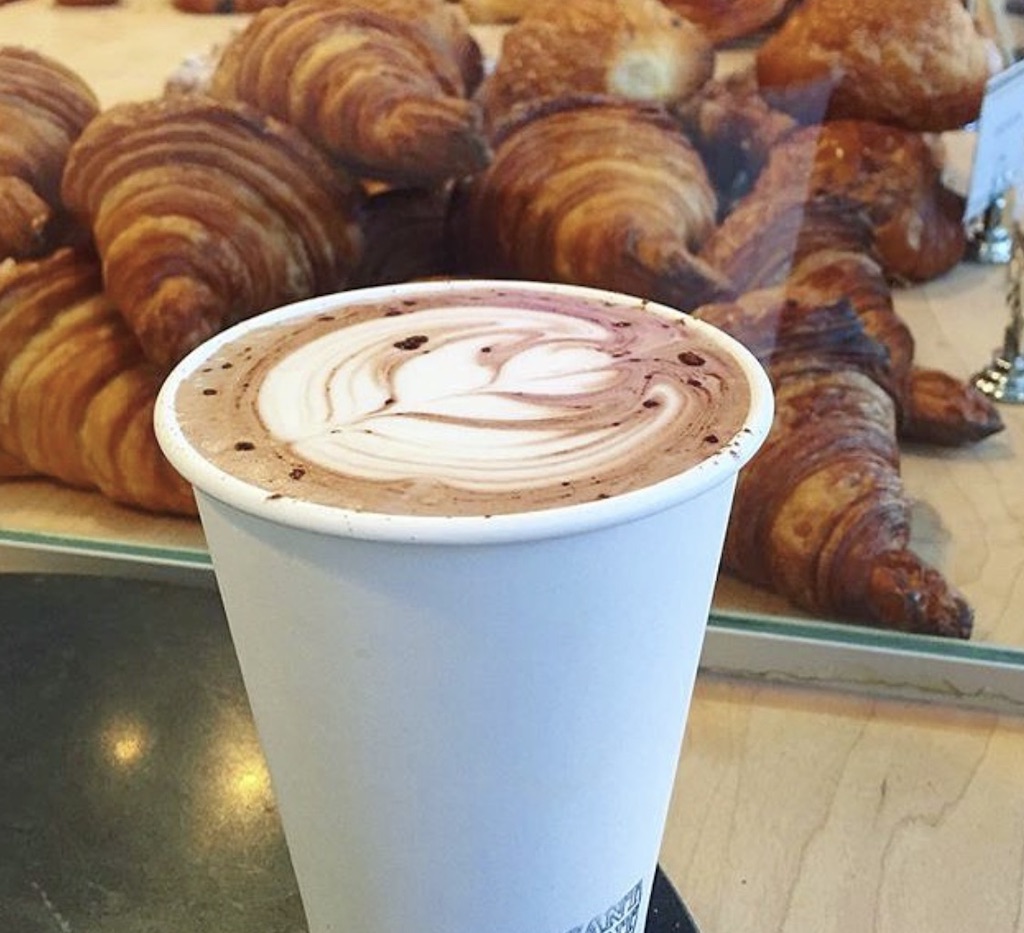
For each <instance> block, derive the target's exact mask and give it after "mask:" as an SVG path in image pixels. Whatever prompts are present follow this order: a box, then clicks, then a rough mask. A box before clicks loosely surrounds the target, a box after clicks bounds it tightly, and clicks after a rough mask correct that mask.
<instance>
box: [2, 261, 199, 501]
mask: <svg viewBox="0 0 1024 933" xmlns="http://www.w3.org/2000/svg"><path fill="white" fill-rule="evenodd" d="M159 386H160V374H159V372H158V371H157V370H156V369H155V368H154V367H153V365H152V364H151V363H149V362H148V361H147V360H146V359H145V358H144V356H143V354H142V350H141V348H140V346H139V343H138V341H137V340H136V339H135V337H134V335H133V334H132V333H131V331H130V330H129V329H128V327H127V326H126V325H125V322H124V320H123V319H122V317H121V315H120V314H119V313H118V311H117V310H116V309H115V308H114V306H113V305H112V304H111V302H110V300H109V299H108V298H107V297H106V296H105V295H104V293H103V291H102V283H101V277H100V270H99V265H98V263H97V262H96V261H95V260H94V259H93V258H92V257H91V256H87V255H83V254H80V253H77V252H75V251H73V250H70V249H61V250H58V251H57V252H56V253H54V254H53V255H52V256H50V257H48V258H46V259H43V260H38V261H26V262H22V263H19V264H17V265H14V264H11V265H8V266H7V267H5V268H3V269H0V451H3V452H4V453H5V454H6V455H7V456H8V457H9V458H11V459H13V460H14V461H16V462H18V463H21V464H23V465H24V466H25V468H26V472H30V471H31V472H35V473H39V474H42V475H44V476H48V477H52V478H54V479H58V480H60V481H61V482H64V483H67V484H69V485H71V486H76V487H80V488H84V489H98V490H99V491H100V492H102V493H103V494H104V495H105V496H107V497H108V498H110V499H112V500H114V501H115V502H120V503H123V504H126V505H131V506H135V507H138V508H143V509H148V510H151V511H156V512H168V513H175V514H181V515H193V514H195V504H194V500H193V498H192V493H191V490H190V488H189V486H188V484H187V483H186V482H185V481H184V480H183V479H182V478H181V477H180V476H179V475H178V474H177V473H176V472H175V471H174V469H173V468H172V467H171V466H170V464H169V463H167V461H166V460H165V459H164V457H163V455H162V453H161V452H160V449H159V447H158V445H157V442H156V437H155V435H154V433H153V427H152V418H153V404H154V401H155V399H156V394H157V391H158V389H159Z"/></svg>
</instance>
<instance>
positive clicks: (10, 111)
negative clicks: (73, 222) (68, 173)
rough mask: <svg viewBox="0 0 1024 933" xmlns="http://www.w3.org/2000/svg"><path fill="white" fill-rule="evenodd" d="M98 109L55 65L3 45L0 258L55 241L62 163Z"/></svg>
mask: <svg viewBox="0 0 1024 933" xmlns="http://www.w3.org/2000/svg"><path fill="white" fill-rule="evenodd" d="M98 112H99V103H98V101H97V99H96V95H95V94H94V93H93V92H92V90H91V89H90V88H89V86H88V85H87V84H86V83H85V81H83V80H82V78H80V77H79V76H78V75H77V74H75V73H74V72H73V71H71V70H70V69H69V68H67V67H66V66H64V65H62V64H61V63H60V62H57V61H54V60H53V59H51V58H49V57H47V56H44V55H41V54H39V53H38V52H33V51H31V50H29V49H24V48H19V47H13V46H8V47H0V260H3V259H4V258H6V257H13V258H16V259H17V258H25V257H29V256H39V255H42V254H43V253H44V252H46V251H48V250H49V249H50V248H51V247H52V246H53V245H54V243H55V241H56V239H57V234H58V232H59V231H58V227H59V225H60V223H61V221H62V219H63V213H64V212H63V207H62V205H61V202H60V179H61V174H62V172H63V171H64V162H65V160H66V159H67V155H68V150H69V149H70V147H71V144H72V143H73V142H74V140H75V139H76V138H77V137H78V135H79V134H80V133H81V132H82V129H83V128H84V127H85V125H86V124H87V123H88V122H89V121H90V120H91V119H92V118H93V117H94V116H95V115H96V114H97V113H98Z"/></svg>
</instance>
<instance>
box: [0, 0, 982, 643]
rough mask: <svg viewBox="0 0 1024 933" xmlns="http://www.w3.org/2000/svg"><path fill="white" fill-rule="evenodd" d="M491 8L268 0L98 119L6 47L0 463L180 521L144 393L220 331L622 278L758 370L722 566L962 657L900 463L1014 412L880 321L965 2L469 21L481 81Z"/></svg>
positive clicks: (956, 68) (889, 308) (187, 508)
mask: <svg viewBox="0 0 1024 933" xmlns="http://www.w3.org/2000/svg"><path fill="white" fill-rule="evenodd" d="M485 6H488V4H485V3H473V4H471V3H468V2H467V3H466V4H465V5H464V6H463V5H460V4H456V3H450V2H449V3H446V2H443V0H289V2H287V3H284V4H276V3H261V4H257V5H256V9H257V11H256V12H255V13H254V15H253V16H252V17H251V18H248V19H247V20H246V21H245V22H244V23H242V24H240V26H239V29H238V31H237V33H236V34H235V35H234V36H233V38H231V39H230V40H229V41H228V42H227V43H226V44H224V45H223V46H222V47H219V48H216V49H211V50H209V52H208V53H207V54H206V55H205V59H204V64H205V67H204V68H199V69H195V68H192V69H189V70H188V71H184V70H183V71H182V72H180V73H176V74H175V75H169V76H168V81H167V85H166V89H165V92H164V93H163V94H162V96H161V97H160V98H159V99H152V100H144V101H133V102H128V103H121V104H117V105H114V106H111V107H109V108H107V109H103V108H101V107H100V106H99V104H98V102H97V99H96V97H95V95H94V94H93V92H92V91H91V90H90V88H89V87H88V86H87V85H86V83H85V82H84V81H83V80H82V79H81V78H80V77H79V76H78V75H76V74H75V73H73V72H72V71H71V70H69V69H68V68H66V67H64V66H63V65H62V64H60V63H59V62H56V61H53V60H51V59H49V58H48V57H46V56H45V55H43V54H40V53H38V52H35V51H32V50H31V49H27V48H21V47H4V48H2V49H0V475H3V476H5V477H18V476H33V475H35V476H39V475H42V476H46V477H51V478H54V479H56V480H59V481H61V482H63V483H67V484H71V485H73V486H76V487H81V488H85V489H95V490H99V491H100V492H101V493H102V494H103V495H105V496H107V497H109V498H111V499H113V500H115V501H117V502H119V503H123V504H125V505H127V506H130V507H134V508H139V509H144V510H150V511H154V512H162V513H172V514H180V515H193V514H194V508H195V506H194V503H193V500H192V496H191V493H190V490H189V489H188V487H187V486H186V484H185V483H184V481H183V480H182V479H181V478H180V477H179V476H177V474H175V472H174V471H173V470H172V469H171V468H170V466H169V465H168V464H167V463H166V462H165V461H164V459H163V457H162V455H161V453H160V451H159V449H158V447H157V445H156V442H155V438H154V436H153V431H152V427H151V416H152V407H153V402H154V398H155V394H156V392H157V389H158V387H159V384H160V381H161V379H162V377H163V376H164V375H165V374H166V372H167V371H168V369H169V368H170V367H171V366H173V365H174V364H175V363H176V362H177V361H178V360H180V359H181V358H182V357H183V356H184V354H186V353H187V352H188V351H189V350H190V349H192V348H193V347H195V346H196V345H197V344H198V343H200V342H201V341H202V340H204V339H205V338H207V337H209V336H210V335H212V334H214V333H216V332H217V331H219V330H221V329H222V328H224V327H226V326H227V325H229V324H231V323H232V322H235V321H237V320H240V319H242V318H245V317H248V316H251V315H254V314H257V313H260V312H262V311H265V310H267V309H270V308H272V307H275V306H278V305H281V304H284V303H286V302H289V301H292V300H297V299H300V298H304V297H309V296H313V295H317V294H324V293H328V292H333V291H338V290H342V289H349V288H354V287H359V286H366V285H374V284H383V283H391V282H397V281H402V280H408V279H415V278H426V277H436V276H474V277H481V276H490V277H516V278H526V279H539V280H546V281H559V282H572V283H578V284H585V285H592V286H598V287H604V288H610V289H614V290H618V291H623V292H628V293H633V294H637V295H642V296H645V297H648V298H650V299H653V300H658V301H662V302H665V303H667V304H669V305H672V306H674V307H676V308H679V309H680V310H682V311H685V312H688V313H692V314H693V315H695V316H698V317H700V318H702V319H704V320H707V321H710V322H712V323H714V324H716V325H718V326H719V327H721V328H723V329H725V330H726V331H728V332H730V333H732V334H733V335H734V336H736V337H738V338H739V339H740V340H741V341H742V342H743V343H745V344H746V346H747V347H749V348H750V349H751V350H752V351H753V352H754V353H755V354H756V355H757V356H758V357H759V359H760V360H761V361H762V362H763V363H764V365H765V367H766V369H767V371H768V372H769V375H770V376H771V379H772V382H773V385H774V387H775V391H776V399H777V400H776V406H777V415H776V419H775V424H774V426H773V429H772V431H771V434H770V436H769V439H768V442H767V444H766V446H765V447H764V448H763V450H762V451H761V452H760V453H759V455H758V456H757V457H756V458H755V460H754V461H753V462H752V463H751V464H750V465H749V466H748V467H747V468H746V469H745V470H744V471H743V473H742V475H741V479H740V482H739V488H738V490H737V495H736V501H735V506H734V511H733V518H732V522H731V525H730V529H729V534H728V538H727V543H726V551H725V557H724V567H725V569H726V570H727V571H728V572H729V573H731V574H733V575H735V576H736V577H738V578H740V579H742V580H744V581H747V582H749V583H751V584H754V585H756V586H759V587H763V588H766V589H769V590H771V591H774V592H775V593H777V594H780V595H781V596H783V597H785V598H786V599H787V600H789V601H790V602H791V604H793V605H794V606H796V607H799V608H800V609H802V610H804V611H805V612H807V613H810V614H813V615H816V616H819V617H826V618H830V619H842V620H849V621H853V622H858V623H862V624H868V625H873V626H879V627H886V628H891V629H899V630H904V631H914V632H925V633H932V634H939V635H945V636H953V637H968V636H969V634H970V632H971V627H972V621H973V618H972V617H973V613H972V609H971V607H970V606H969V604H968V602H967V601H966V600H965V598H964V597H963V595H962V594H961V593H959V592H958V591H957V590H956V589H955V588H954V587H953V586H951V584H950V583H949V582H948V581H947V580H946V579H945V578H944V576H943V575H942V573H941V572H939V571H938V570H937V569H935V568H933V567H931V566H929V565H928V564H926V563H925V562H924V561H923V560H922V559H921V558H919V557H918V556H917V555H916V554H915V553H914V551H913V550H912V549H911V548H910V544H909V540H910V502H909V500H908V496H907V494H906V493H905V491H904V488H903V485H902V482H901V478H900V452H899V446H898V444H899V442H900V441H901V440H911V441H914V442H918V443H932V444H940V445H963V444H971V443H975V442H978V441H980V440H982V439H983V438H985V437H986V436H988V435H990V434H992V433H994V432H996V431H998V430H1000V429H1001V427H1002V424H1001V422H1000V418H999V416H998V414H997V412H996V410H995V409H994V408H993V406H992V405H991V404H990V402H989V401H988V400H987V399H986V398H985V397H983V396H981V395H980V394H978V393H977V392H976V391H975V390H973V389H972V388H970V387H968V386H967V385H965V384H964V383H963V382H962V381H960V380H958V379H957V378H954V377H953V376H951V375H948V374H946V373H943V372H938V371H934V370H927V369H923V368H921V367H919V366H918V365H916V364H915V361H914V343H913V339H912V337H911V334H910V332H909V330H908V328H907V326H906V325H905V324H904V322H903V321H902V320H901V319H900V318H899V317H898V316H897V314H896V312H895V311H894V307H893V300H892V291H893V289H894V288H898V287H900V286H903V285H906V284H908V283H916V282H924V281H927V280H929V279H933V278H935V277H938V276H941V275H943V274H944V273H946V272H947V271H949V270H950V269H952V268H953V267H954V266H956V265H957V264H958V263H959V262H960V261H961V259H962V258H963V255H964V249H965V235H964V230H963V225H962V222H961V214H962V207H963V205H962V200H961V198H960V197H959V196H958V195H956V194H954V193H953V192H951V191H950V190H948V189H947V188H946V187H945V186H944V185H943V182H942V154H941V149H940V148H939V146H938V144H937V140H938V139H939V137H938V135H937V134H939V133H941V132H943V131H946V130H951V129H956V128H959V127H962V126H963V125H964V124H965V123H967V122H968V121H970V120H972V119H973V118H974V117H976V115H977V113H978V109H979V106H980V101H981V96H982V93H983V89H984V85H985V81H986V79H987V77H988V76H989V74H990V71H991V69H992V56H991V50H990V48H989V46H988V45H987V44H986V42H985V40H984V39H983V37H982V36H980V35H979V34H978V32H977V31H976V29H975V26H974V23H973V22H972V20H971V18H970V16H969V15H968V14H967V13H966V12H965V10H964V8H963V5H962V4H961V3H960V2H959V0H931V2H929V3H921V2H920V0H884V2H883V0H858V2H857V3H848V2H847V0H803V2H802V3H798V4H794V3H792V2H785V0H714V2H709V0H700V2H694V0H683V2H679V0H676V2H670V0H664V2H659V0H560V2H558V3H545V2H539V3H533V4H528V3H526V4H523V3H520V4H515V3H504V4H503V3H493V4H490V7H492V9H491V10H490V13H491V14H492V15H493V16H494V17H495V18H506V19H508V20H511V21H512V22H511V25H509V26H508V29H507V32H506V33H505V35H504V38H503V45H502V50H501V54H500V56H499V57H498V58H497V60H496V61H495V62H493V63H485V62H484V60H483V56H482V54H481V50H480V47H479V45H478V43H477V42H476V41H475V40H474V38H473V33H472V32H471V30H470V17H471V15H472V14H473V13H474V8H475V10H476V12H477V15H478V16H481V17H482V16H484V15H485V13H483V12H480V11H481V8H483V7H485ZM250 9H253V7H252V6H250ZM766 24H768V25H770V26H771V28H770V30H766V31H765V32H764V33H763V36H764V39H763V41H762V42H760V43H759V44H758V45H756V46H754V51H753V52H752V54H751V56H750V58H751V65H750V67H749V68H745V69H741V70H738V71H734V72H732V73H728V74H725V75H719V74H717V73H716V59H717V56H718V52H719V50H720V48H721V45H722V44H723V43H726V42H730V41H732V40H735V39H736V38H737V36H740V35H745V34H749V33H751V32H753V31H754V30H758V29H762V28H763V27H765V26H766ZM486 65H489V66H490V67H485V66H486Z"/></svg>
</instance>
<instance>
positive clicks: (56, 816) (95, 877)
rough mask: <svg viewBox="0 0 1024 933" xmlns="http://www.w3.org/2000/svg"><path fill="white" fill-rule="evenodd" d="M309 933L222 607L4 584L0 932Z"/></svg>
mask: <svg viewBox="0 0 1024 933" xmlns="http://www.w3.org/2000/svg"><path fill="white" fill-rule="evenodd" d="M692 929H694V927H693V926H692V925H691V924H690V921H689V920H688V919H687V917H686V914H685V909H684V908H683V906H682V904H681V902H680V900H679V898H678V896H677V895H676V893H675V891H674V890H673V888H672V886H671V884H670V883H669V882H668V880H667V879H666V878H665V877H664V875H662V874H661V873H660V872H659V875H658V878H657V880H656V884H655V889H654V892H653V895H652V902H651V910H650V914H649V920H648V933H670V931H672V933H686V931H689V930H692ZM305 930H306V923H305V918H304V915H303V911H302V905H301V903H300V900H299V896H298V891H297V888H296V886H295V878H294V875H293V873H292V867H291V862H290V860H289V857H288V851H287V848H286V846H285V843H284V838H283V836H282V834H281V826H280V822H279V819H278V815H277V810H276V807H275V803H274V797H273V791H272V789H271V787H270V781H269V777H268V775H267V772H266V768H265V765H264V761H263V756H262V753H261V751H260V748H259V744H258V740H257V738H256V734H255V731H254V728H253V724H252V719H251V715H250V712H249V706H248V702H247V700H246V697H245V693H244V689H243V686H242V681H241V675H240V673H239V670H238V664H237V662H236V660H235V655H234V650H233V648H232V645H231V640H230V636H229V633H228V630H227V624H226V622H225V619H224V616H223V611H222V609H221V605H220V600H219V597H218V595H217V593H216V592H214V591H211V590H206V589H192V588H187V587H176V586H167V585H165V584H160V583H152V582H146V581H139V580H123V579H113V578H104V577H73V576H48V575H0V931H4V933H7V931H11V933H149V931H153V933H157V931H159V933H179V931H181V933H186V931H188V933H200V931H216V933H304V931H305ZM556 933H557V931H556Z"/></svg>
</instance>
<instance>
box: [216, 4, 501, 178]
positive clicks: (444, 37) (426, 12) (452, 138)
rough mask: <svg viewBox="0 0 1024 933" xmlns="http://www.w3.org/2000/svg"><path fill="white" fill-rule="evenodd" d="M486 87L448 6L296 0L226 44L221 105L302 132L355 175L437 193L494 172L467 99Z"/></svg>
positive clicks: (473, 49) (475, 109)
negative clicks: (433, 188)
mask: <svg viewBox="0 0 1024 933" xmlns="http://www.w3.org/2000/svg"><path fill="white" fill-rule="evenodd" d="M481 77H482V58H481V54H480V49H479V47H478V46H477V44H476V42H475V41H474V40H473V38H472V37H471V36H470V34H469V32H468V27H466V25H465V22H464V20H463V18H462V17H460V16H459V15H458V8H457V7H453V6H452V5H450V4H446V3H444V2H442V0H292V2H291V3H288V4H287V5H285V6H281V7H273V8H270V9H266V10H264V11H262V12H261V13H259V14H257V15H256V17H254V19H253V20H252V21H251V22H250V23H249V25H248V27H247V28H246V29H245V30H244V31H243V32H242V33H241V34H240V35H238V36H237V37H235V38H234V39H233V40H231V41H230V42H229V43H228V44H227V46H226V48H225V49H224V52H223V55H222V56H221V58H220V62H219V64H218V67H217V70H216V72H215V73H214V76H213V80H212V82H211V93H212V94H213V95H214V96H216V97H219V98H222V99H225V100H241V101H245V102H247V103H249V104H251V105H252V106H254V107H256V108H257V109H259V110H261V111H263V112H265V113H268V114H270V115H272V116H274V117H276V118H278V119H279V120H282V121H284V122H286V123H290V124H292V125H293V126H296V127H298V128H299V129H300V130H302V131H303V132H304V133H306V135H307V136H309V138H310V139H312V140H314V141H315V142H316V143H317V144H319V145H320V146H322V147H323V148H324V149H326V150H327V151H328V152H330V153H331V154H332V155H333V156H335V157H336V158H337V159H339V160H341V161H342V162H343V163H344V164H345V165H346V166H347V167H348V168H349V169H350V170H351V171H352V172H353V173H354V174H356V175H359V176H361V177H365V178H371V179H377V180H383V181H387V182H391V183H401V184H428V183H436V182H439V181H443V180H445V179H450V178H459V177H461V176H463V175H467V174H471V173H472V172H475V171H477V170H478V169H480V168H482V167H483V166H484V165H485V164H486V162H487V158H488V148H487V144H486V141H485V139H484V137H483V135H482V130H481V125H482V118H481V114H480V108H479V106H478V105H477V104H476V103H475V102H473V101H472V100H469V99H468V97H469V95H470V93H471V92H472V91H473V90H474V89H475V87H476V84H477V83H478V82H479V80H480V78H481Z"/></svg>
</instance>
